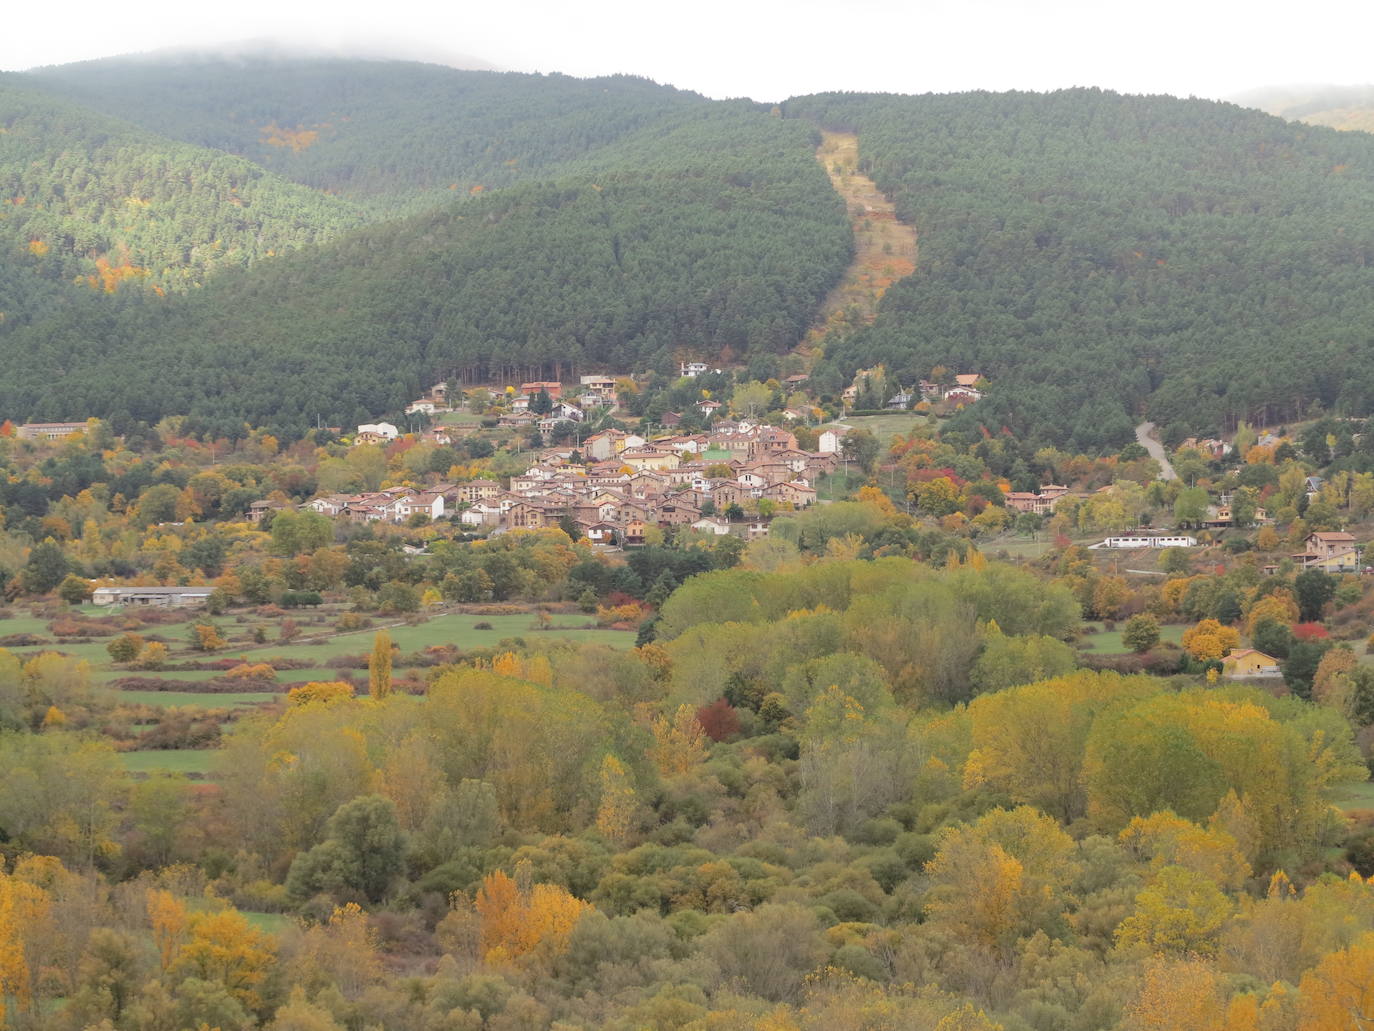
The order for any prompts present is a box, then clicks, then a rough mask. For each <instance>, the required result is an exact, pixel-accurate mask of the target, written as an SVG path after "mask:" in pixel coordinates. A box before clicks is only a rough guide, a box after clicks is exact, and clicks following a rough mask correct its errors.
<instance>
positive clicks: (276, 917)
mask: <svg viewBox="0 0 1374 1031" xmlns="http://www.w3.org/2000/svg"><path fill="white" fill-rule="evenodd" d="M239 912H240V913H241V914H242V915H243V917H244V919H246V920H247V921H248V922H249V923H250V924H252V925H253V926H254V927H255V928H257V929H258V930H259V931H265V932H267V933H268V934H281V933H282V932H283V931H285V930H286V929H287V928H289V927H290V926H291V925H292V924H294V923H295V922H296V918H295V917H293V916H290V915H289V914H287V913H263V912H260V911H258V910H255V909H240V910H239Z"/></svg>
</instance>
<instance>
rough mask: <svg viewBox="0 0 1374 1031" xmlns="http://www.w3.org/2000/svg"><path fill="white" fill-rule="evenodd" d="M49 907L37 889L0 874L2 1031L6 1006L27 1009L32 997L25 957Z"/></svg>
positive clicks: (0, 994) (0, 993)
mask: <svg viewBox="0 0 1374 1031" xmlns="http://www.w3.org/2000/svg"><path fill="white" fill-rule="evenodd" d="M47 907H48V897H47V893H46V892H44V891H43V889H42V888H39V887H37V886H36V885H33V884H29V883H28V882H27V881H23V880H20V879H19V878H18V877H13V876H10V875H9V874H6V873H5V872H4V871H3V870H0V1027H10V1026H11V1025H10V1024H9V1023H7V1022H6V1020H7V1016H8V1014H7V1011H6V1002H7V1000H9V999H13V1000H14V1002H15V1003H16V1004H17V1005H18V1006H19V1007H20V1008H21V1009H26V1008H27V1007H28V1005H29V1001H30V999H31V997H32V984H31V971H30V970H29V964H28V957H27V956H26V954H25V948H24V946H25V942H26V936H27V934H28V933H29V931H30V929H31V928H32V925H33V924H34V922H35V921H36V920H37V919H38V918H39V917H40V916H41V915H42V914H43V912H44V911H45V910H46V909H47Z"/></svg>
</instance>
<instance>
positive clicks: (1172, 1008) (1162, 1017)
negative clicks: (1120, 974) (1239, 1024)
mask: <svg viewBox="0 0 1374 1031" xmlns="http://www.w3.org/2000/svg"><path fill="white" fill-rule="evenodd" d="M1225 1017H1226V1006H1225V1003H1224V1002H1223V1001H1222V997H1221V986H1220V984H1219V981H1218V978H1217V973H1216V969H1215V967H1213V965H1212V964H1211V963H1209V962H1207V961H1206V960H1203V959H1196V958H1183V959H1167V958H1165V957H1162V956H1160V957H1156V958H1154V959H1152V960H1150V961H1149V962H1148V963H1147V964H1146V967H1145V977H1144V980H1143V981H1142V983H1141V986H1140V990H1139V992H1138V993H1137V995H1136V997H1135V998H1134V999H1133V1000H1132V1001H1131V1003H1130V1005H1129V1006H1128V1007H1127V1008H1126V1016H1125V1019H1124V1020H1123V1021H1122V1024H1121V1026H1122V1028H1123V1031H1181V1029H1183V1028H1187V1029H1188V1031H1224V1029H1225V1028H1226V1024H1225V1023H1224V1020H1225ZM1237 1031H1239V1029H1237Z"/></svg>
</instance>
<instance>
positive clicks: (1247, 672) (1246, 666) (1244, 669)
mask: <svg viewBox="0 0 1374 1031" xmlns="http://www.w3.org/2000/svg"><path fill="white" fill-rule="evenodd" d="M1222 668H1223V669H1224V670H1225V671H1226V676H1227V677H1229V678H1231V679H1232V680H1242V679H1244V678H1246V677H1277V676H1279V675H1280V674H1279V660H1278V659H1276V658H1274V657H1273V656H1272V655H1265V654H1264V652H1260V651H1256V650H1255V649H1254V648H1237V649H1236V650H1235V651H1233V652H1232V653H1231V654H1230V655H1228V656H1226V659H1225V660H1224V661H1223V662H1222Z"/></svg>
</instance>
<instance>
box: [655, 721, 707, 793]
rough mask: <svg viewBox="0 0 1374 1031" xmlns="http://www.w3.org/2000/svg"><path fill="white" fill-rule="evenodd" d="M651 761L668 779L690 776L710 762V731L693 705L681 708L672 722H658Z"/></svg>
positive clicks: (656, 723)
mask: <svg viewBox="0 0 1374 1031" xmlns="http://www.w3.org/2000/svg"><path fill="white" fill-rule="evenodd" d="M651 729H652V730H653V735H654V744H653V747H652V748H650V749H649V758H651V759H652V760H653V761H654V765H655V766H657V767H658V772H659V773H661V774H663V775H664V776H665V777H673V776H677V775H678V774H683V773H688V772H690V771H691V770H694V769H695V768H696V767H697V766H698V765H700V764H701V762H702V761H703V760H704V759H705V758H706V731H705V728H703V727H702V725H701V721H700V720H698V719H697V714H696V713H695V712H693V711H692V707H691V706H690V705H679V706H678V708H677V711H676V712H674V713H673V716H672V718H671V719H669V718H668V717H667V716H659V717H657V718H655V720H654V722H653V726H652V728H651Z"/></svg>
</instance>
